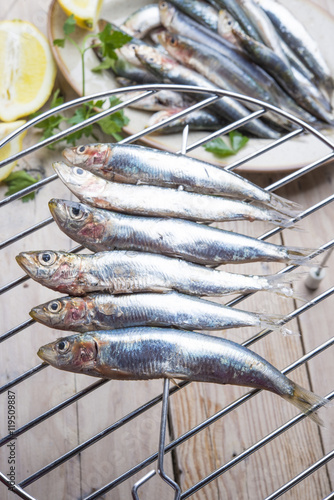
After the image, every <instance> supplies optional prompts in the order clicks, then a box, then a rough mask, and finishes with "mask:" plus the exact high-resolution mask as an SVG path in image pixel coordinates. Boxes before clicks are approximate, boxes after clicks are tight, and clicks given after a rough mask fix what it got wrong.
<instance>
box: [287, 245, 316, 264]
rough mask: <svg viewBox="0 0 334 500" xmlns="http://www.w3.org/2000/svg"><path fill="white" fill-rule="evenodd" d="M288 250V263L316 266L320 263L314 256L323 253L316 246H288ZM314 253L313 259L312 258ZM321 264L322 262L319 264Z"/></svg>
mask: <svg viewBox="0 0 334 500" xmlns="http://www.w3.org/2000/svg"><path fill="white" fill-rule="evenodd" d="M286 249H287V252H288V257H289V261H288V264H293V265H298V266H307V267H315V266H318V263H317V262H316V261H315V260H314V257H316V256H317V255H319V254H320V253H321V250H320V251H319V250H318V249H315V248H300V247H286ZM310 255H312V259H310ZM319 265H320V264H319Z"/></svg>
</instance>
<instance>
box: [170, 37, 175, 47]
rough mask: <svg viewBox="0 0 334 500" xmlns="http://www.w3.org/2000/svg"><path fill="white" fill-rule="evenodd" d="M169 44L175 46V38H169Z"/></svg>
mask: <svg viewBox="0 0 334 500" xmlns="http://www.w3.org/2000/svg"><path fill="white" fill-rule="evenodd" d="M170 43H171V44H172V45H175V44H176V38H174V37H173V36H172V37H171V39H170Z"/></svg>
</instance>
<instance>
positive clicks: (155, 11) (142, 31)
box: [122, 4, 160, 39]
mask: <svg viewBox="0 0 334 500" xmlns="http://www.w3.org/2000/svg"><path fill="white" fill-rule="evenodd" d="M158 26H160V13H159V7H158V5H157V4H149V5H144V7H141V8H140V9H138V10H136V11H135V12H133V13H132V14H131V15H130V16H129V17H127V18H126V20H125V21H124V23H123V24H122V28H124V29H125V30H126V31H127V32H128V33H130V34H131V35H133V36H135V37H137V38H139V39H141V38H144V37H145V36H146V35H147V34H148V33H149V32H150V31H151V30H152V29H154V28H157V27H158Z"/></svg>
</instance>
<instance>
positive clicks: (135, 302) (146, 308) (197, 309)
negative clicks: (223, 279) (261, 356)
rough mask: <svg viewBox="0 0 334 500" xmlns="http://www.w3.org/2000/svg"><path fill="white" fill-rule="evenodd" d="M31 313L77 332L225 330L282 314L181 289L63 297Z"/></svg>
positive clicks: (266, 324)
mask: <svg viewBox="0 0 334 500" xmlns="http://www.w3.org/2000/svg"><path fill="white" fill-rule="evenodd" d="M30 316H32V318H34V319H35V320H36V321H38V322H40V323H43V324H44V325H46V326H50V327H51V328H58V329H59V330H71V331H74V332H91V331H92V330H114V329H116V328H126V327H129V326H165V327H168V326H173V327H174V328H182V329H184V330H223V329H226V328H238V327H242V326H257V327H261V328H271V329H273V328H277V327H278V326H280V321H281V319H282V318H280V317H279V316H270V315H266V314H259V313H253V312H246V311H241V310H240V309H234V308H232V307H226V306H222V305H220V304H216V303H215V302H209V301H208V300H204V299H199V298H196V297H190V296H189V295H184V294H181V293H177V292H169V293H165V294H161V293H134V294H126V295H110V294H106V293H104V294H91V295H85V296H84V297H61V298H59V299H55V300H52V301H50V302H46V303H45V304H41V305H40V306H37V307H34V308H33V309H32V310H31V311H30Z"/></svg>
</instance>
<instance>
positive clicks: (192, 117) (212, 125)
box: [147, 108, 223, 134]
mask: <svg viewBox="0 0 334 500" xmlns="http://www.w3.org/2000/svg"><path fill="white" fill-rule="evenodd" d="M183 109H185V108H170V109H165V110H162V111H158V112H157V113H154V114H153V115H152V116H151V117H150V118H149V120H148V122H147V127H152V126H154V125H158V124H159V123H161V122H162V121H164V120H167V119H168V118H171V117H172V116H174V115H175V114H176V113H179V112H180V111H183ZM186 125H188V126H189V130H217V129H219V128H221V127H222V126H223V120H222V119H221V118H218V117H217V116H215V115H213V114H212V113H209V112H208V111H205V110H204V109H197V110H195V111H192V112H191V113H188V114H186V115H184V116H181V117H178V118H174V120H173V121H172V122H171V123H168V124H166V125H163V126H161V127H160V128H158V129H157V130H156V131H155V132H154V133H155V134H175V133H176V132H181V131H182V130H183V129H184V127H185V126H186ZM151 133H152V132H151Z"/></svg>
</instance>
